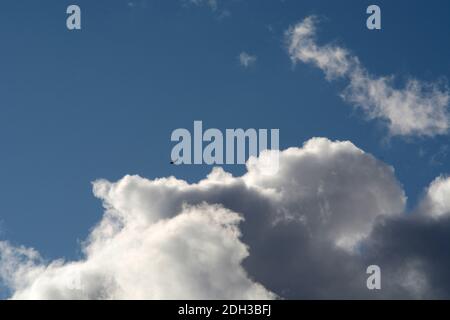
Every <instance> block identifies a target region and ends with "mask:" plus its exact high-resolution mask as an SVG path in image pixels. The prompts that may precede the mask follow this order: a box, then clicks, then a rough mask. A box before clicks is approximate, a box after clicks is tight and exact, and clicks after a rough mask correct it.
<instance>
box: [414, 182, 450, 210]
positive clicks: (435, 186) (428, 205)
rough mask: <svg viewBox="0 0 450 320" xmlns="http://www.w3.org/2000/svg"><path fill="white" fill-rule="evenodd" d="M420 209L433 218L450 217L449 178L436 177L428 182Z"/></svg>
mask: <svg viewBox="0 0 450 320" xmlns="http://www.w3.org/2000/svg"><path fill="white" fill-rule="evenodd" d="M420 211H421V212H422V213H423V214H425V215H427V216H430V217H433V218H435V219H440V218H443V217H450V178H447V177H438V178H436V179H435V180H434V181H433V182H432V183H431V184H430V186H429V187H428V189H427V191H426V193H425V197H424V199H423V200H422V203H421V206H420Z"/></svg>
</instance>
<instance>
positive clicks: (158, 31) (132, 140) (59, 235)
mask: <svg viewBox="0 0 450 320" xmlns="http://www.w3.org/2000/svg"><path fill="white" fill-rule="evenodd" d="M129 2H130V1H127V0H124V1H121V0H117V1H106V0H97V1H83V0H79V1H71V2H69V1H60V0H46V1H31V0H28V1H23V0H17V1H8V2H5V3H2V4H1V5H0V6H1V8H0V39H1V50H0V112H1V114H0V145H1V147H2V148H1V162H2V165H1V166H0V179H1V182H2V183H1V184H0V194H1V201H0V238H1V239H8V240H9V241H11V242H13V243H16V244H23V245H25V246H32V247H34V248H36V249H38V250H39V251H40V252H41V253H42V255H43V256H45V257H47V258H49V259H53V258H57V257H66V258H75V257H78V256H79V255H80V252H79V241H81V240H83V239H84V238H85V237H86V236H87V235H88V233H89V230H90V228H92V226H94V225H95V223H96V222H98V221H99V220H100V218H101V216H102V212H103V210H102V206H101V202H100V201H99V200H98V199H96V198H95V197H94V196H93V194H92V186H91V182H92V181H94V180H95V179H98V178H105V179H108V180H111V181H115V180H117V179H120V178H121V177H123V176H124V175H126V174H139V175H141V176H143V177H147V178H155V177H163V176H169V175H175V176H176V177H178V178H183V179H186V180H188V181H197V180H198V179H200V178H202V177H204V176H205V174H207V173H208V172H209V171H210V170H211V167H208V166H173V165H170V163H169V161H170V151H171V148H172V147H173V143H171V142H170V134H171V132H172V131H173V130H174V129H176V128H188V129H191V128H192V125H193V121H194V120H202V121H203V124H204V126H205V127H208V128H220V129H225V128H269V129H270V128H279V129H280V145H281V147H282V148H286V147H290V146H301V145H302V143H303V142H304V141H306V140H308V139H309V138H311V137H316V136H319V137H322V136H323V137H327V138H329V139H332V140H335V139H337V140H350V141H352V142H353V143H354V144H355V145H357V146H358V147H360V148H361V149H363V150H365V151H367V152H369V153H372V154H373V155H375V156H376V157H377V158H379V159H381V160H383V161H384V162H386V163H388V164H390V165H392V166H393V167H394V168H395V170H396V176H397V178H398V180H399V181H400V182H401V183H402V184H403V187H404V189H405V192H406V194H407V196H408V198H409V200H408V201H409V206H411V207H413V206H414V204H415V203H416V202H417V201H418V199H419V198H420V196H421V193H422V192H423V190H424V188H425V187H426V186H427V185H428V184H429V183H430V182H431V181H432V180H433V179H434V178H435V177H437V176H439V175H440V174H448V173H449V171H450V162H449V155H448V152H449V151H450V150H448V148H450V141H449V138H448V136H439V137H433V138H417V137H412V138H402V137H394V138H388V133H387V130H386V127H385V126H383V124H382V123H380V122H379V121H366V120H365V119H364V116H363V115H362V114H360V113H359V112H358V111H355V110H354V109H352V108H351V106H349V105H348V104H347V103H345V102H344V101H342V99H341V98H340V97H339V93H340V92H341V90H342V89H343V87H344V85H343V84H342V83H341V82H340V81H336V82H327V81H326V80H325V78H324V76H323V73H322V72H321V71H320V70H319V69H317V68H314V67H312V66H310V65H306V64H297V65H296V66H295V67H293V65H292V62H291V60H290V59H289V56H288V54H287V51H286V45H285V43H284V32H285V31H286V30H287V29H288V27H289V26H291V25H293V24H295V23H297V22H299V21H300V20H302V19H303V18H305V17H306V16H309V15H311V14H314V15H317V16H319V17H320V18H321V20H322V22H321V25H320V29H319V41H320V42H323V43H328V42H330V41H331V42H335V43H338V44H342V45H343V46H344V47H346V48H348V49H350V50H351V51H352V53H354V54H355V55H357V56H358V57H359V59H360V60H361V62H362V63H363V64H364V66H365V67H366V68H367V69H368V70H370V72H371V73H373V74H375V75H377V76H382V75H395V76H396V83H398V84H399V85H402V84H403V83H404V81H405V79H407V78H408V77H415V78H417V79H420V80H423V81H436V80H442V81H446V79H448V78H450V60H449V58H448V57H450V43H449V41H448V32H449V30H450V19H449V18H448V13H449V12H450V3H448V2H444V1H404V0H401V1H400V0H398V1H381V0H379V1H376V3H377V4H378V5H379V6H380V7H381V10H382V30H381V31H369V30H368V29H367V28H366V27H365V20H366V18H367V15H366V14H365V9H366V8H367V6H368V5H369V4H372V2H373V1H360V0H355V1H350V0H347V1H317V0H315V1H294V0H291V1H289V0H285V1H269V0H262V1H260V0H259V1H243V0H242V1H237V0H236V1H219V2H218V8H217V9H216V10H212V9H211V8H210V7H208V6H207V5H203V6H202V5H200V6H196V5H187V4H186V2H183V1H178V0H173V1H161V0H160V1H157V0H148V1H142V2H141V1H138V0H136V1H134V2H133V5H130V4H129ZM72 3H76V4H78V5H79V6H80V7H81V9H82V30H81V31H72V32H71V31H68V30H67V29H66V26H65V19H66V14H65V10H66V7H67V6H68V5H69V4H72ZM224 12H227V13H228V14H225V15H224V14H223V13H224ZM243 51H245V52H248V53H250V54H253V55H255V56H257V61H256V63H255V64H254V65H252V66H250V67H249V68H243V67H242V66H241V65H240V64H239V60H238V55H239V54H240V53H241V52H243ZM226 169H227V170H229V171H231V172H233V173H235V174H241V173H243V172H244V168H243V167H242V166H241V167H236V166H232V167H227V168H226Z"/></svg>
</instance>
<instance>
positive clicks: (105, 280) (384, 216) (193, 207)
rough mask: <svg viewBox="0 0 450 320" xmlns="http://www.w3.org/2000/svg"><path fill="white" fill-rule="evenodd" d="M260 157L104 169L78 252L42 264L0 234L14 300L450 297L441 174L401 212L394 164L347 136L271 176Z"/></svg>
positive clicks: (323, 142) (293, 151) (0, 259)
mask: <svg viewBox="0 0 450 320" xmlns="http://www.w3.org/2000/svg"><path fill="white" fill-rule="evenodd" d="M263 156H264V155H263ZM262 162H263V159H257V158H252V159H250V160H249V162H248V163H247V169H248V172H247V173H246V174H245V175H243V176H241V177H233V176H232V175H230V174H229V173H226V172H224V171H223V170H222V169H219V168H215V169H214V170H213V171H212V172H211V174H209V175H208V177H206V178H205V179H204V180H201V181H200V182H198V183H194V184H189V183H187V182H185V181H182V180H178V179H176V178H174V177H168V178H162V179H155V180H148V179H145V178H142V177H139V176H126V177H124V178H122V179H121V180H119V181H117V182H114V183H113V182H109V181H106V180H98V181H96V182H94V184H93V187H94V194H95V196H96V197H98V198H100V199H101V200H102V201H103V203H104V207H105V213H104V216H103V218H102V219H101V221H100V222H99V223H98V225H97V226H96V227H95V228H94V229H93V230H92V232H91V234H90V236H89V238H88V239H87V240H86V241H85V243H84V245H83V251H84V258H83V259H81V260H79V261H70V262H65V261H62V260H57V261H49V262H48V261H45V260H44V259H42V258H41V257H40V256H39V254H38V253H37V252H36V251H35V250H33V249H28V248H23V247H14V246H12V245H11V244H9V243H6V242H2V243H0V276H1V277H2V279H3V282H4V283H5V284H6V285H7V286H8V287H9V288H10V289H11V291H12V298H18V299H125V298H126V299H128V298H136V299H164V298H166V299H178V298H180V299H184V298H185V299H205V298H223V299H274V298H276V297H282V298H378V297H380V298H381V297H382V298H392V297H393V298H417V297H447V298H448V297H450V285H449V283H450V281H442V279H444V280H445V279H449V278H450V271H449V270H450V259H449V258H448V253H446V252H444V251H443V250H439V249H438V248H439V245H440V244H441V243H442V241H447V243H448V240H450V239H449V238H450V236H449V234H450V214H449V212H450V206H449V203H448V201H447V199H448V198H449V197H448V195H450V194H449V192H450V190H449V188H448V186H449V185H450V183H449V180H448V179H446V178H444V177H441V178H439V179H437V180H436V181H435V182H433V183H432V184H431V186H430V187H429V188H428V190H427V192H426V196H425V197H424V200H423V202H422V204H421V205H420V206H419V208H418V209H417V210H415V212H414V213H411V214H408V215H405V214H404V213H405V202H406V197H405V195H404V192H403V190H402V187H401V185H400V184H399V183H398V181H397V180H396V178H395V175H394V171H393V169H392V167H390V166H387V165H385V164H384V163H382V162H380V161H378V160H377V159H375V158H374V157H373V156H371V155H370V154H367V153H365V152H364V151H362V150H361V149H359V148H357V147H356V146H354V145H353V144H352V143H351V142H332V141H330V140H328V139H324V138H314V139H311V140H309V141H307V142H306V143H305V144H304V146H303V147H302V148H290V149H287V150H284V151H282V152H281V153H280V164H279V165H280V169H279V171H278V172H277V174H275V175H272V176H267V175H261V174H260V165H261V163H262ZM446 195H447V196H446ZM425 248H436V249H434V250H429V249H428V250H425ZM369 264H377V265H380V267H381V269H382V272H383V289H382V290H381V291H377V292H373V291H369V290H367V288H366V277H367V275H366V273H365V271H366V268H367V266H368V265H369Z"/></svg>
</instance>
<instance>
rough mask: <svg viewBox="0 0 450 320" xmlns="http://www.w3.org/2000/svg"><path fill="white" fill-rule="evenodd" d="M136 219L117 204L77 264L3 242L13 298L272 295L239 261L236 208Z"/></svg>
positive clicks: (242, 254) (194, 209)
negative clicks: (45, 259) (48, 260)
mask: <svg viewBox="0 0 450 320" xmlns="http://www.w3.org/2000/svg"><path fill="white" fill-rule="evenodd" d="M125 216H126V219H123V220H122V218H125ZM135 218H137V217H132V216H129V214H125V215H123V216H121V214H120V213H118V212H117V213H113V209H111V211H109V212H108V213H106V214H105V217H104V218H103V220H102V222H101V223H100V224H99V226H97V227H96V228H95V230H94V232H93V233H92V235H91V237H90V239H89V241H88V244H87V246H86V247H85V251H86V258H85V259H84V260H82V261H77V262H69V263H65V262H63V261H54V262H51V263H50V264H44V263H43V262H42V261H41V260H40V259H39V258H38V257H37V254H36V253H35V251H33V250H30V249H24V248H14V247H12V246H10V245H8V244H6V243H0V251H1V253H2V256H3V259H2V264H1V265H2V268H1V269H0V270H1V275H2V276H3V277H4V278H6V279H8V281H7V284H8V285H9V286H10V287H11V288H12V289H13V290H14V295H13V298H15V299H216V298H225V299H270V298H273V297H274V295H273V294H272V293H270V292H268V291H267V290H265V289H264V288H263V287H262V286H261V285H259V284H257V283H254V282H253V281H251V280H250V279H249V278H248V276H247V273H246V272H245V270H244V269H243V268H242V266H241V262H242V260H243V259H244V258H245V257H246V256H247V255H248V249H247V247H246V246H245V245H244V244H243V243H242V242H240V240H239V237H240V232H239V230H238V227H237V224H238V223H239V222H240V220H241V217H240V216H239V215H238V214H236V213H233V212H231V211H229V210H225V209H223V208H221V207H219V206H213V205H206V204H204V205H199V206H193V207H184V208H183V209H182V210H181V211H180V212H179V213H178V215H177V216H176V217H173V218H168V219H162V220H159V221H155V222H154V223H151V222H150V221H148V222H147V223H144V222H143V221H142V220H138V219H135ZM125 220H126V221H125ZM138 221H139V222H138ZM36 259H37V261H35V260H36Z"/></svg>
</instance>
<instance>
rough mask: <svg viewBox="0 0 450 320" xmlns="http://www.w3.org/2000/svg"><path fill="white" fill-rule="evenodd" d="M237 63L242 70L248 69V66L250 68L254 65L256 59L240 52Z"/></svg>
mask: <svg viewBox="0 0 450 320" xmlns="http://www.w3.org/2000/svg"><path fill="white" fill-rule="evenodd" d="M238 58H239V63H240V64H241V66H243V67H244V68H248V67H250V66H252V65H253V64H255V62H256V59H257V57H256V56H254V55H251V54H248V53H247V52H245V51H244V52H241V53H240V54H239V57H238Z"/></svg>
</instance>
